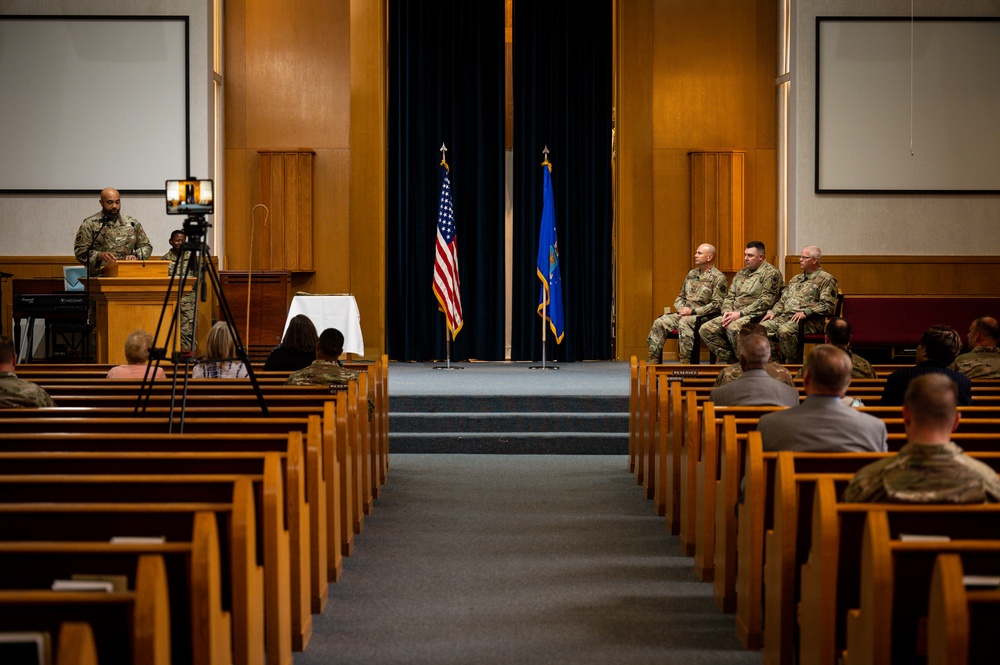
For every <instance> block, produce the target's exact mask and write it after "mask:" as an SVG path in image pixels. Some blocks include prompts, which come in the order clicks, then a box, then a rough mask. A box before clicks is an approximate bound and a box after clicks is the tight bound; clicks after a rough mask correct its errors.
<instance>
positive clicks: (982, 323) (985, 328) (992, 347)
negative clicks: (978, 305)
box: [951, 316, 1000, 379]
mask: <svg viewBox="0 0 1000 665" xmlns="http://www.w3.org/2000/svg"><path fill="white" fill-rule="evenodd" d="M997 341H1000V326H998V325H997V320H996V319H994V318H993V317H992V316H982V317H980V318H978V319H976V320H975V321H973V322H972V325H971V326H970V327H969V352H968V353H963V354H962V355H960V356H959V357H957V358H955V362H953V363H952V364H951V369H953V370H955V371H956V372H961V373H962V374H964V375H966V376H967V377H969V378H970V379H1000V349H998V348H997Z"/></svg>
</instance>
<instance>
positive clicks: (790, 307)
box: [761, 268, 837, 363]
mask: <svg viewBox="0 0 1000 665" xmlns="http://www.w3.org/2000/svg"><path fill="white" fill-rule="evenodd" d="M836 307H837V279H836V278H835V277H834V276H833V275H831V274H830V273H828V272H826V271H825V270H823V269H822V268H817V269H816V270H814V271H813V272H811V273H805V272H802V273H799V274H798V275H796V276H795V277H792V278H791V279H790V280H789V281H788V286H786V287H785V290H784V292H783V293H782V294H781V298H780V299H779V300H778V302H776V303H775V304H774V306H773V307H771V309H770V310H768V312H767V313H768V314H773V315H774V318H773V319H768V320H767V321H762V322H761V325H762V326H764V327H765V328H766V329H767V336H768V338H769V339H770V340H771V347H772V348H775V343H774V342H775V337H777V342H778V343H777V349H778V356H779V360H781V361H782V362H786V363H791V362H798V361H799V358H798V341H799V322H798V321H792V316H793V315H794V314H795V313H796V312H802V313H803V314H805V315H806V316H807V317H809V316H812V315H814V314H815V315H818V316H830V315H832V314H833V310H834V309H835V308H836ZM823 325H824V321H823V319H807V320H806V322H805V331H806V332H807V333H816V332H822V330H823Z"/></svg>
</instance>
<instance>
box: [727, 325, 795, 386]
mask: <svg viewBox="0 0 1000 665" xmlns="http://www.w3.org/2000/svg"><path fill="white" fill-rule="evenodd" d="M747 335H764V336H765V337H766V335H765V334H764V326H762V325H760V324H759V323H748V324H746V325H745V326H743V327H742V328H740V334H739V337H738V338H737V342H736V345H737V346H739V340H741V339H743V338H744V337H745V336H747ZM764 371H765V372H767V373H768V374H769V375H770V376H771V378H772V379H777V380H778V381H781V382H782V383H784V384H785V385H789V386H791V387H793V388H794V387H795V381H794V380H792V375H791V373H790V372H789V371H788V370H787V369H785V368H784V367H782V366H781V365H779V364H778V363H776V362H774V360H773V359H769V360H768V361H767V363H766V364H765V365H764ZM742 374H743V368H742V367H741V366H740V364H739V363H738V362H737V363H733V364H732V365H726V366H725V367H723V368H722V371H721V372H719V375H718V376H716V377H715V387H716V388H718V387H719V386H724V385H726V384H727V383H729V382H730V381H735V380H736V379H738V378H740V375H742Z"/></svg>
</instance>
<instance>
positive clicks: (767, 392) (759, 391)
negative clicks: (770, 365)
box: [710, 334, 799, 406]
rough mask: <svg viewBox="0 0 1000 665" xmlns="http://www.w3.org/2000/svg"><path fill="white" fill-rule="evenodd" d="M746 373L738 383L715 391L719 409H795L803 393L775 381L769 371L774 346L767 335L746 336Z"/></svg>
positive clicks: (742, 360)
mask: <svg viewBox="0 0 1000 665" xmlns="http://www.w3.org/2000/svg"><path fill="white" fill-rule="evenodd" d="M738 346H739V354H740V366H741V367H742V368H743V373H742V374H741V375H740V377H739V378H738V379H736V380H735V381H731V382H730V383H727V384H726V385H724V386H719V387H718V388H714V389H713V390H712V395H711V397H710V399H711V400H712V401H713V402H715V404H716V405H717V406H795V405H797V404H798V403H799V391H798V390H796V389H795V388H792V387H791V386H787V385H785V384H784V383H782V382H781V381H778V380H776V379H774V378H772V377H771V375H769V374H768V373H767V371H766V370H765V367H766V366H767V361H768V360H769V359H770V358H771V343H770V342H768V341H767V337H765V336H764V335H742V334H741V336H740V340H739V343H738Z"/></svg>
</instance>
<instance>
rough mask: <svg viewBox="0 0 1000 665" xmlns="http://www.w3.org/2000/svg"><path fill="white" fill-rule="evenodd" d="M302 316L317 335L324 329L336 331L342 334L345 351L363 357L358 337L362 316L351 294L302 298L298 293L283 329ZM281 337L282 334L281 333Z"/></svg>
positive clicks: (361, 338) (293, 299) (363, 351)
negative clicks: (313, 326) (294, 318)
mask: <svg viewBox="0 0 1000 665" xmlns="http://www.w3.org/2000/svg"><path fill="white" fill-rule="evenodd" d="M298 314H304V315H306V316H307V317H309V320H310V321H312V322H313V325H315V326H316V333H317V334H320V333H322V332H323V331H324V330H326V329H327V328H336V329H337V330H339V331H340V332H342V333H344V352H345V353H353V354H355V355H358V356H363V355H365V340H364V337H363V336H362V335H361V313H360V312H359V311H358V303H357V302H356V301H355V300H354V296H352V295H351V294H349V293H348V294H338V295H305V294H298V295H296V296H295V297H294V298H292V305H291V307H289V308H288V317H287V318H286V319H285V330H288V323H289V322H290V321H291V320H292V317H293V316H296V315H298ZM281 336H282V338H284V332H282V335H281Z"/></svg>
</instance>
